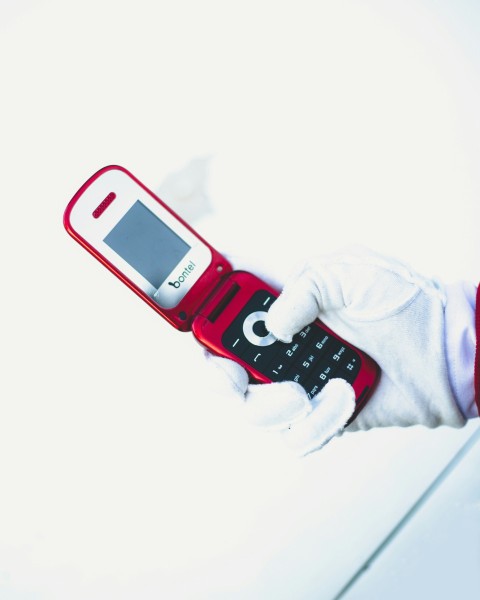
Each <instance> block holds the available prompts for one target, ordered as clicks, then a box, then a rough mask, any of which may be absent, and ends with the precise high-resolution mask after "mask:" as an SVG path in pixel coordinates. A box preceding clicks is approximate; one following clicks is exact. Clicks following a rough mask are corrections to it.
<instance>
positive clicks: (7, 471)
mask: <svg viewBox="0 0 480 600" xmlns="http://www.w3.org/2000/svg"><path fill="white" fill-rule="evenodd" d="M0 9H1V12H0V65H1V71H0V77H1V79H0V153H1V165H2V169H1V172H2V178H1V191H2V204H1V206H2V211H1V215H2V218H1V220H0V223H1V236H0V244H1V256H2V272H3V282H4V283H3V285H2V312H1V315H2V316H1V318H2V322H1V328H2V329H1V331H2V335H1V339H2V354H3V359H2V366H3V368H2V376H1V379H0V386H1V387H0V392H1V399H0V408H1V412H0V481H1V493H0V597H1V598H2V599H3V598H6V599H7V600H10V599H15V600H16V599H19V598H21V599H22V600H23V599H29V600H30V599H31V598H35V599H37V598H38V599H42V600H43V599H48V600H50V599H57V598H65V597H68V598H72V599H76V598H82V599H84V598H89V599H97V598H99V599H100V598H101V599H102V600H103V599H105V598H116V599H126V600H127V599H128V600H130V599H133V598H142V599H150V598H163V597H165V598H170V599H182V600H183V599H190V598H192V599H195V600H198V599H202V598H208V599H216V598H219V599H220V598H221V599H224V598H228V599H230V598H232V599H235V600H237V599H243V598H249V599H257V598H258V599H263V598H266V597H271V598H276V599H289V600H290V599H295V600H303V599H310V598H315V599H318V598H325V599H329V598H333V597H334V596H335V594H337V593H338V592H339V590H341V589H342V587H343V586H344V585H345V584H346V583H347V582H348V580H349V579H350V577H352V575H353V574H354V573H355V572H356V571H357V570H358V569H359V568H360V567H361V566H362V564H363V562H364V561H365V560H366V559H367V557H368V556H369V555H370V554H371V552H373V551H374V550H375V548H376V547H377V546H378V544H379V543H380V542H381V541H382V540H383V539H384V538H385V537H386V536H387V535H388V533H389V532H390V531H391V529H392V528H393V527H394V526H395V524H396V523H397V522H398V520H399V519H400V518H401V517H402V516H403V515H404V514H405V513H406V511H407V510H408V509H409V507H410V506H411V505H412V503H413V502H414V501H415V500H416V499H417V498H418V496H419V495H420V494H421V493H422V492H423V491H424V489H425V488H426V487H427V486H428V485H429V483H430V482H431V481H432V480H433V478H434V477H435V476H436V475H437V473H438V472H439V471H440V470H441V469H442V468H443V466H444V465H445V464H446V462H447V461H448V460H449V458H450V457H451V456H452V454H453V453H454V452H455V450H456V449H457V448H459V447H461V445H462V444H463V443H464V441H465V439H466V438H467V437H468V435H470V434H471V432H472V429H471V428H470V429H469V430H463V431H460V432H454V431H435V432H426V431H424V430H420V429H418V430H417V429H413V430H409V431H394V430H390V431H377V432H371V433H368V434H356V435H350V436H344V437H343V438H341V439H340V440H338V441H336V442H334V443H333V444H331V445H330V446H329V447H328V448H326V449H325V450H324V451H322V452H321V453H317V454H315V455H313V456H311V457H310V458H308V459H307V460H304V461H297V460H293V459H291V458H290V457H289V456H288V455H287V454H285V452H284V451H283V449H282V448H281V446H280V445H279V444H278V441H277V440H275V439H274V438H272V437H270V436H264V435H262V434H259V433H257V432H256V431H253V430H252V429H250V428H249V427H248V426H247V425H246V424H244V423H243V421H242V420H241V418H240V416H239V414H238V407H237V406H236V404H235V402H234V401H233V399H231V398H228V397H224V396H223V395H222V394H221V393H218V392H217V393H215V392H214V391H212V379H213V377H212V374H211V373H209V372H208V371H206V370H205V366H204V364H203V361H202V358H201V356H200V353H199V352H198V349H197V347H196V345H195V344H194V343H193V342H192V339H191V338H190V336H188V335H182V334H179V333H177V332H175V331H173V330H172V331H171V330H170V329H169V328H168V326H167V325H166V324H164V323H163V322H162V321H161V320H160V319H159V318H158V316H157V315H156V314H155V313H154V312H153V311H150V310H149V309H148V308H147V307H146V306H144V305H143V304H142V303H141V302H139V301H138V299H137V298H136V297H135V296H134V295H133V294H131V293H130V292H129V290H127V289H126V288H124V287H123V286H121V284H120V283H119V282H118V281H117V280H116V279H115V278H114V277H112V276H111V275H110V274H109V273H107V272H106V271H105V270H104V269H103V268H102V267H101V266H99V265H98V264H96V263H95V261H93V260H92V259H91V258H90V257H89V256H88V255H87V254H86V253H85V252H84V251H83V250H82V249H81V248H80V247H78V246H77V245H76V244H74V243H73V242H72V241H71V240H70V239H69V238H68V236H67V235H66V234H65V232H64V231H63V227H62V213H63V210H64V207H65V205H66V203H67V202H68V200H69V199H70V198H71V196H72V195H73V193H74V192H75V191H76V189H77V188H78V187H79V186H80V185H81V183H83V181H84V180H85V179H86V178H87V177H88V176H90V175H91V174H92V173H93V172H94V171H95V170H97V169H98V168H100V167H101V166H104V165H106V164H110V163H117V164H121V165H123V166H125V167H127V168H129V169H130V170H131V171H132V172H133V173H135V174H136V175H137V176H138V177H139V178H140V179H141V180H142V181H144V182H145V183H146V184H147V185H148V186H150V187H152V188H155V187H156V186H158V185H159V184H160V183H161V181H162V180H163V179H164V177H165V176H166V175H167V174H168V173H169V172H170V171H172V170H175V169H178V168H180V167H181V166H182V165H183V164H184V163H186V162H188V161H189V160H190V159H192V158H195V157H207V156H209V157H212V160H211V173H210V179H209V182H210V197H211V202H212V205H213V207H214V209H215V212H214V213H213V214H212V215H211V217H210V219H209V220H208V221H205V222H204V224H203V226H204V228H205V229H204V231H205V232H206V233H208V236H209V240H210V241H211V242H212V243H214V244H215V245H216V246H217V247H218V248H220V249H222V250H223V249H226V250H228V251H229V252H234V253H237V254H241V255H248V256H249V257H251V258H253V259H254V260H259V261H262V262H266V263H267V264H268V263H270V265H271V268H272V271H273V270H276V271H278V272H280V273H281V272H282V271H286V270H288V268H289V267H290V266H291V264H293V263H295V262H297V261H298V260H300V259H301V258H302V257H304V256H306V255H308V254H311V253H314V252H321V251H328V250H332V249H335V248H337V247H339V246H341V245H344V244H345V243H350V242H360V243H364V244H367V245H369V246H372V247H374V248H375V249H377V250H380V251H383V252H387V253H391V254H395V255H397V256H399V257H401V258H403V259H405V260H407V261H409V262H411V263H413V264H414V265H415V266H416V268H417V269H419V270H421V271H423V272H425V273H427V274H431V275H436V276H439V277H440V278H442V279H444V280H447V281H450V280H454V279H461V278H466V279H471V280H474V281H476V280H477V279H478V273H479V267H478V264H479V259H478V256H479V241H478V240H479V236H478V234H477V231H478V225H477V224H478V218H479V214H478V212H479V211H478V198H479V194H480V169H479V166H478V165H479V161H480V116H479V114H480V113H479V111H478V106H479V105H480V76H479V68H480V42H479V39H480V36H479V35H478V32H479V27H480V9H479V8H478V5H477V3H476V2H474V1H473V0H471V1H468V0H461V1H458V2H455V3H454V2H446V1H444V2H433V0H432V1H428V0H423V1H418V0H417V1H415V2H414V1H407V2H402V3H389V2H381V1H374V0H367V1H365V2H362V3H359V2H353V1H351V2H348V1H341V2H335V3H333V2H318V1H317V2H304V1H303V2H302V1H296V2H273V1H268V0H263V1H262V0H256V1H255V2H250V1H248V0H247V1H243V2H220V1H216V2H215V1H205V2H193V1H185V0H183V1H182V0H180V1H175V2H163V1H160V2H153V1H152V2H148V1H147V0H137V1H136V2H123V1H120V0H116V1H109V0H96V1H93V0H84V1H83V2H81V3H73V2H60V1H55V0H38V1H34V0H30V1H27V0H24V1H20V0H17V1H16V2H14V1H8V2H6V1H5V0H3V1H0ZM406 351H408V349H406ZM460 546H461V544H460ZM461 551H462V548H461V547H459V548H458V549H457V552H461Z"/></svg>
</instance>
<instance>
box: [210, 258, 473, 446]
mask: <svg viewBox="0 0 480 600" xmlns="http://www.w3.org/2000/svg"><path fill="white" fill-rule="evenodd" d="M445 304H446V296H445V292H444V289H443V287H442V286H441V285H440V284H439V283H437V282H435V281H433V280H430V279H427V278H425V277H423V276H421V275H419V274H417V273H415V272H414V271H412V270H411V269H410V268H409V267H408V266H407V265H405V264H403V263H401V262H399V261H397V260H394V259H391V258H386V257H383V256H381V255H379V254H376V253H374V252H372V251H370V250H367V249H363V248H356V249H352V250H346V251H344V252H340V253H336V254H332V255H330V256H325V257H319V258H315V259H313V260H311V261H309V262H308V263H306V264H305V265H304V266H303V267H302V268H301V269H299V270H298V272H297V273H296V274H294V276H293V277H291V278H290V279H289V280H288V281H287V283H286V285H285V288H284V290H283V292H282V293H281V295H280V297H279V298H278V299H277V300H276V301H275V302H274V303H273V305H272V306H271V308H270V310H269V312H268V315H267V318H266V326H267V329H268V330H269V331H271V332H272V333H273V334H274V335H275V336H276V337H277V338H278V339H280V340H282V341H285V342H288V341H290V340H291V339H292V336H293V335H294V334H295V333H297V332H298V331H300V330H301V329H302V328H303V327H304V326H305V325H307V324H309V323H311V322H312V321H313V320H315V319H316V318H317V317H319V318H320V319H321V320H322V321H323V322H324V323H325V324H326V325H328V326H329V327H330V328H331V329H333V331H335V332H336V333H337V334H338V335H340V336H341V337H343V338H345V339H346V340H347V341H349V342H350V343H352V344H353V345H355V346H357V347H358V348H360V349H361V350H363V351H364V352H366V353H367V354H369V355H370V356H371V357H372V358H373V359H374V360H375V361H376V362H377V363H378V364H379V366H380V369H381V376H380V381H379V384H378V386H377V388H376V390H375V391H374V393H373V395H372V397H371V398H370V399H369V401H368V402H367V405H366V406H365V407H364V409H363V410H362V411H361V412H360V414H359V415H358V416H357V417H356V419H355V420H354V422H353V423H352V424H350V425H349V427H348V430H349V431H354V430H357V429H369V428H371V427H384V426H394V425H396V426H402V427H403V426H408V425H416V424H422V425H425V426H427V427H436V426H438V425H442V424H444V425H451V426H454V427H460V426H462V425H463V424H464V423H465V418H464V417H463V415H462V413H461V412H460V410H459V408H458V406H457V403H456V401H455V397H454V395H453V392H452V389H451V386H450V383H449V377H448V366H447V358H446V352H445V316H444V309H445ZM211 360H213V361H214V363H215V364H216V365H217V366H218V367H220V369H221V370H222V372H223V373H224V376H226V377H227V379H228V381H229V382H230V385H231V389H232V391H234V393H236V394H239V395H240V396H241V397H242V399H243V401H244V404H245V410H246V412H247V413H248V415H249V418H250V420H252V421H253V422H254V423H256V424H258V425H260V426H263V427H267V428H277V429H280V430H281V431H282V432H283V435H284V436H285V438H286V441H287V443H288V444H289V445H290V446H292V447H293V449H294V450H295V451H296V452H297V453H298V454H307V453H309V452H311V451H313V450H315V449H318V448H320V447H321V446H322V445H323V444H325V443H326V442H327V441H328V440H329V439H331V437H333V436H334V435H335V434H337V433H339V432H341V431H342V430H343V428H344V426H345V424H346V422H347V421H348V419H349V417H350V416H351V415H352V413H353V410H354V399H353V398H354V396H353V390H352V388H351V387H350V386H349V385H348V384H347V383H346V382H344V381H342V380H332V381H331V382H329V384H328V385H326V386H325V387H324V388H323V390H322V391H321V392H320V394H318V396H317V397H315V398H314V399H313V400H312V401H311V402H310V401H309V400H308V398H307V396H306V394H305V392H304V391H303V388H301V387H300V386H299V385H297V384H294V383H292V382H282V383H272V384H266V385H258V384H253V385H252V384H249V383H248V377H247V374H246V372H245V371H244V370H243V369H242V368H241V367H240V366H239V365H237V364H236V363H233V362H232V361H228V360H226V359H220V358H217V357H215V358H212V359H211Z"/></svg>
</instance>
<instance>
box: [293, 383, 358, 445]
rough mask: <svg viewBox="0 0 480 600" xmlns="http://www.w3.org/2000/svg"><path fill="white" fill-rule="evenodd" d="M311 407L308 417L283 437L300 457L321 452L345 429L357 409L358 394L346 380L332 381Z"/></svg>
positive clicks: (294, 425)
mask: <svg viewBox="0 0 480 600" xmlns="http://www.w3.org/2000/svg"><path fill="white" fill-rule="evenodd" d="M312 405H313V407H314V408H313V410H312V412H311V414H309V415H308V417H307V418H305V419H303V420H302V421H299V422H297V423H295V424H293V425H292V426H291V427H290V428H289V429H288V430H286V431H285V432H284V433H283V434H282V435H283V437H284V440H285V442H286V444H287V445H288V447H289V448H290V449H291V450H293V452H295V454H297V455H299V456H305V455H306V454H309V453H310V452H313V451H315V450H318V449H319V448H321V447H322V446H324V445H325V444H326V443H327V442H328V441H330V440H331V439H332V438H333V437H334V436H335V435H337V434H338V433H340V431H342V430H343V428H344V427H345V424H346V423H347V421H348V419H349V418H350V417H351V416H352V414H353V412H354V410H355V392H354V391H353V388H352V386H351V385H349V384H348V383H347V382H346V381H344V380H343V379H332V380H331V381H329V382H328V383H327V385H326V386H325V387H324V388H323V390H322V391H321V392H320V393H319V394H318V395H317V396H316V397H315V398H314V399H313V401H312Z"/></svg>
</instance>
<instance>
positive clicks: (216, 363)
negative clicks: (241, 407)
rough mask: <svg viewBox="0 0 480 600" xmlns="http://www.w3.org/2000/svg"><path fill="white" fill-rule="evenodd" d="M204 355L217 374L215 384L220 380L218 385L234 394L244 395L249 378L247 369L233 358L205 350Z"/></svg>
mask: <svg viewBox="0 0 480 600" xmlns="http://www.w3.org/2000/svg"><path fill="white" fill-rule="evenodd" d="M204 356H205V358H206V359H207V362H208V363H209V365H211V366H212V367H213V369H214V370H215V374H216V375H217V376H218V380H217V384H218V382H220V386H219V387H223V388H225V389H226V390H230V391H232V392H233V393H235V394H240V395H241V396H245V394H246V392H247V388H248V383H249V378H248V373H247V371H246V370H245V369H244V368H243V367H241V366H240V365H239V364H238V363H236V362H235V361H233V360H230V359H228V358H222V357H220V356H215V355H214V354H211V353H210V352H207V351H206V350H205V351H204Z"/></svg>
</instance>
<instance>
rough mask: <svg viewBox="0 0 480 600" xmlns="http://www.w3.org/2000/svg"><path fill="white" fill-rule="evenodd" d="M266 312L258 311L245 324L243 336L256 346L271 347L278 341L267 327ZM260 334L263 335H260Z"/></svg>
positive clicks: (250, 315)
mask: <svg viewBox="0 0 480 600" xmlns="http://www.w3.org/2000/svg"><path fill="white" fill-rule="evenodd" d="M266 316H267V313H266V311H264V310H257V311H255V312H253V313H250V314H249V315H248V317H247V318H246V319H245V321H244V322H243V335H244V336H245V337H246V338H247V340H248V341H249V342H250V343H251V344H254V345H255V346H270V344H273V343H275V342H276V341H277V339H276V337H275V336H274V335H273V333H269V332H268V330H267V328H266V327H265V317H266ZM259 333H261V334H263V335H258V334H259Z"/></svg>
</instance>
